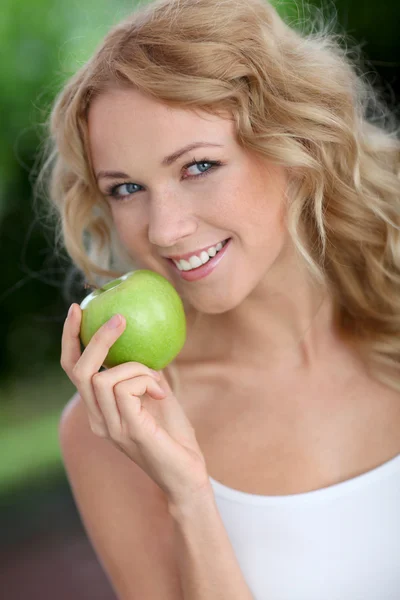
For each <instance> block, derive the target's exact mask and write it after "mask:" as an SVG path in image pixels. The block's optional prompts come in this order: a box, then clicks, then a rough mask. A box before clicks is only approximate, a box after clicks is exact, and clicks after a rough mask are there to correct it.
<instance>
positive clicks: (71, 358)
mask: <svg viewBox="0 0 400 600" xmlns="http://www.w3.org/2000/svg"><path fill="white" fill-rule="evenodd" d="M80 327H81V308H80V306H78V305H77V304H75V303H74V304H71V307H70V312H69V313H68V316H67V318H66V319H65V322H64V326H63V332H62V336H61V359H60V364H61V367H62V368H63V370H64V371H65V372H66V373H67V375H68V377H69V378H70V379H71V377H72V369H73V368H74V366H75V365H76V363H77V362H78V360H79V358H80V357H81V346H80V337H79V332H80Z"/></svg>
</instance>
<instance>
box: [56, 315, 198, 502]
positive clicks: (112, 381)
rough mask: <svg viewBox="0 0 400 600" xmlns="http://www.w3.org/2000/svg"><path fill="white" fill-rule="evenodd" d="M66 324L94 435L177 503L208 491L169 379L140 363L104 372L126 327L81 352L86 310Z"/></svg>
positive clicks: (65, 350)
mask: <svg viewBox="0 0 400 600" xmlns="http://www.w3.org/2000/svg"><path fill="white" fill-rule="evenodd" d="M72 307H73V308H72V314H70V315H69V316H68V317H67V319H66V320H65V323H64V328H63V334H62V341H61V347H62V352H61V361H60V363H61V367H62V368H63V370H64V371H65V372H66V374H67V375H68V377H69V378H70V380H71V381H72V383H73V384H74V385H75V387H76V388H77V390H78V392H79V394H80V396H81V398H82V400H83V402H84V404H85V406H86V410H87V415H88V419H89V424H90V428H91V430H92V432H93V433H94V434H95V435H97V436H99V437H101V438H105V439H107V440H109V441H110V442H111V443H112V444H113V445H114V446H115V447H116V448H118V450H120V451H121V452H123V453H124V454H126V455H127V456H128V457H129V458H130V459H132V460H133V461H134V462H135V463H136V464H137V465H138V466H139V467H140V468H141V469H143V470H144V471H145V472H146V473H147V474H148V475H149V476H150V477H151V478H152V479H153V481H154V482H155V483H156V484H157V485H158V486H159V487H160V488H161V489H162V490H163V491H164V492H165V493H166V495H167V498H168V501H170V502H171V503H173V504H175V505H176V504H178V505H179V503H181V502H182V503H185V502H186V501H188V500H190V498H191V497H193V495H195V496H196V495H199V494H203V493H207V492H208V490H209V479H208V473H207V468H206V464H205V460H204V456H203V454H202V452H201V450H200V448H199V446H198V443H197V440H196V435H195V431H194V428H193V427H192V425H191V423H190V422H189V420H188V418H187V417H186V415H185V413H184V411H183V409H182V408H181V406H180V404H179V402H178V401H177V399H176V397H175V396H174V394H173V392H172V390H171V388H170V386H169V384H168V382H167V380H166V378H165V376H164V375H163V373H162V372H161V374H160V373H158V372H157V371H152V370H151V369H149V368H148V367H146V366H145V365H143V364H141V363H138V362H128V363H124V364H121V365H117V366H116V367H112V368H110V369H106V370H105V371H102V372H99V369H100V368H101V366H102V365H103V362H104V360H105V359H106V356H107V353H108V350H109V349H110V347H111V346H112V345H113V344H114V342H115V341H116V340H117V339H118V337H119V336H120V335H121V334H122V332H123V331H124V329H125V325H126V322H125V319H124V317H122V316H120V317H119V319H120V323H119V325H118V324H117V326H116V327H110V324H111V321H112V319H110V321H108V322H107V323H105V324H104V325H103V326H102V327H100V329H99V330H98V331H97V332H96V333H95V334H94V335H93V337H92V339H91V340H90V342H89V344H88V345H87V347H86V348H85V349H84V351H83V352H82V353H81V350H80V338H79V331H80V324H81V318H82V311H81V308H80V306H78V305H75V304H73V305H72Z"/></svg>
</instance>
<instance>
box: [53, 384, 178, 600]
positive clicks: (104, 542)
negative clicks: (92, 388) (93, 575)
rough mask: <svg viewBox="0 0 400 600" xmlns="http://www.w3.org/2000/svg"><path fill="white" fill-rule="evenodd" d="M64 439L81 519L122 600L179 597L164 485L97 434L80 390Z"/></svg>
mask: <svg viewBox="0 0 400 600" xmlns="http://www.w3.org/2000/svg"><path fill="white" fill-rule="evenodd" d="M59 440H60V447H61V453H62V457H63V461H64V466H65V470H66V474H67V477H68V480H69V482H70V486H71V490H72V493H73V495H74V500H75V503H76V506H77V508H78V510H79V513H80V517H81V520H82V524H83V525H84V527H85V530H86V533H87V535H88V538H89V540H90V542H91V544H92V546H93V549H94V551H95V553H96V555H97V557H98V559H99V561H100V563H101V564H102V566H103V568H104V570H105V573H106V574H107V576H108V578H109V580H110V582H111V585H112V586H113V587H114V590H115V592H116V593H117V595H118V598H119V599H121V600H136V598H138V599H139V598H154V600H158V599H160V600H161V598H162V599H163V600H179V598H181V597H182V595H181V594H182V592H181V588H180V583H179V576H178V569H177V565H176V562H175V553H174V548H173V524H172V522H171V520H170V518H169V514H168V510H167V506H166V502H165V497H164V495H163V492H162V490H160V489H159V488H158V486H157V485H156V484H155V483H154V482H153V480H152V479H151V478H150V477H148V475H147V474H146V473H145V472H144V471H143V470H142V469H140V467H138V466H137V465H136V464H135V463H134V462H133V461H131V460H130V459H129V458H128V457H127V456H125V454H123V453H122V452H120V451H119V450H117V449H116V448H115V447H114V446H113V445H112V444H111V443H110V442H109V441H107V440H104V439H102V438H99V437H97V436H95V435H94V434H93V433H92V431H91V429H90V426H89V421H88V419H87V415H86V409H85V406H84V403H83V401H82V399H81V397H80V395H79V394H78V393H76V394H75V395H74V396H73V397H72V398H71V400H70V401H69V402H68V404H67V405H66V407H65V408H64V410H63V413H62V416H61V420H60V425H59Z"/></svg>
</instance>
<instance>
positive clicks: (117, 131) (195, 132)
mask: <svg viewBox="0 0 400 600" xmlns="http://www.w3.org/2000/svg"><path fill="white" fill-rule="evenodd" d="M88 132H89V142H90V146H91V151H92V153H93V154H94V155H97V154H98V153H99V151H100V149H101V148H109V149H111V148H113V149H115V148H117V147H118V148H119V149H120V150H123V149H126V147H127V146H128V145H129V146H132V144H135V142H137V144H139V145H140V148H141V149H142V150H146V149H148V150H149V151H151V152H153V153H154V152H155V150H156V152H157V154H159V153H160V155H163V156H164V155H165V154H168V152H171V151H174V150H176V149H177V148H179V147H180V145H182V146H184V145H185V144H188V143H190V142H192V141H195V140H196V137H197V139H204V140H206V141H209V142H215V143H220V144H228V143H231V144H232V143H233V141H234V122H233V120H232V118H231V117H230V116H229V115H226V116H225V115H224V117H222V116H217V115H213V114H209V113H206V112H205V111H200V110H197V111H196V112H195V111H193V110H188V109H183V108H180V107H171V106H168V105H166V104H164V103H162V102H160V101H158V100H155V99H154V98H151V97H148V96H146V95H144V94H142V93H141V92H139V91H137V90H134V89H116V90H111V91H107V92H105V93H103V94H101V95H99V96H98V97H96V98H95V99H94V100H93V102H92V104H91V106H90V108H89V112H88ZM154 144H156V147H155V146H154Z"/></svg>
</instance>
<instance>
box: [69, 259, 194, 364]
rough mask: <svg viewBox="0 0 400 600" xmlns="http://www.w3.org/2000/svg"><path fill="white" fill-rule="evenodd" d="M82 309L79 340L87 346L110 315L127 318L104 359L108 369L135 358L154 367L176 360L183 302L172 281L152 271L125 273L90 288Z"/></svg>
mask: <svg viewBox="0 0 400 600" xmlns="http://www.w3.org/2000/svg"><path fill="white" fill-rule="evenodd" d="M80 307H81V309H82V321H81V328H80V339H81V341H82V344H83V345H84V346H85V347H86V346H87V345H88V343H89V341H90V339H91V338H92V336H93V334H94V333H96V331H97V330H98V329H99V328H100V327H101V326H102V325H103V324H104V323H106V322H107V321H108V320H109V319H111V317H112V316H113V315H115V314H117V313H119V314H121V315H123V316H124V317H125V319H126V326H125V329H124V331H123V333H122V334H121V335H120V337H119V338H118V339H117V340H116V342H115V343H114V344H113V345H112V346H111V348H110V349H109V351H108V354H107V357H106V359H105V361H104V363H103V365H104V366H105V367H107V368H110V367H114V366H116V365H120V364H122V363H125V362H130V361H133V362H139V363H142V364H144V365H146V366H147V367H149V368H150V369H155V370H156V371H158V370H160V369H163V368H164V367H166V366H167V365H168V364H169V363H170V362H172V361H173V360H174V358H175V357H176V356H177V355H178V354H179V352H180V351H181V350H182V348H183V346H184V343H185V341H186V315H185V311H184V307H183V303H182V300H181V298H180V296H179V294H178V293H177V291H176V290H175V288H174V287H173V285H171V283H170V282H169V281H168V280H167V279H166V278H165V277H163V276H162V275H160V274H159V273H155V272H154V271H150V270H147V269H139V270H137V271H129V272H128V273H125V275H122V276H121V277H119V278H117V279H113V280H112V281H109V282H108V283H106V284H105V285H104V286H103V287H102V288H99V289H97V290H94V291H93V292H92V293H91V294H89V295H88V296H86V298H84V299H83V300H82V302H81V304H80Z"/></svg>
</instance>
